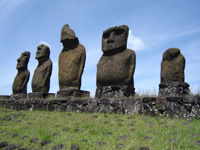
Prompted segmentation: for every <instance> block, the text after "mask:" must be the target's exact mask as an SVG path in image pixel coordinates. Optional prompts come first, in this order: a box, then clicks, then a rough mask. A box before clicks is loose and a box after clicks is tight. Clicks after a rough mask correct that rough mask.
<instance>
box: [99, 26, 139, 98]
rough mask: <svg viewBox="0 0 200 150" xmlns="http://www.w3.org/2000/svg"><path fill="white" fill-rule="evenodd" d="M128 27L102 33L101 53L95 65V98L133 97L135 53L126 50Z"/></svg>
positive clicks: (110, 29) (118, 27)
mask: <svg viewBox="0 0 200 150" xmlns="http://www.w3.org/2000/svg"><path fill="white" fill-rule="evenodd" d="M128 30H129V29H128V26H126V25H122V26H117V27H112V28H109V29H107V30H106V31H104V32H103V36H102V51H103V55H102V56H101V58H100V60H99V62H98V64H97V90H96V97H123V96H127V97H128V96H131V95H134V93H135V92H134V83H133V74H134V71H135V59H136V56H135V52H134V51H132V50H129V49H127V38H128Z"/></svg>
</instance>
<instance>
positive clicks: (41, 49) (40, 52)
mask: <svg viewBox="0 0 200 150" xmlns="http://www.w3.org/2000/svg"><path fill="white" fill-rule="evenodd" d="M49 54H50V50H49V47H48V46H46V45H44V44H41V45H39V46H38V47H37V52H36V57H35V59H41V58H49Z"/></svg>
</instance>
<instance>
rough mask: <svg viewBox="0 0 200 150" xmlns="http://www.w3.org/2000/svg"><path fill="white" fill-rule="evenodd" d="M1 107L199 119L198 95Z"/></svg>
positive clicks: (23, 102) (11, 103)
mask: <svg viewBox="0 0 200 150" xmlns="http://www.w3.org/2000/svg"><path fill="white" fill-rule="evenodd" d="M0 107H3V108H10V109H15V110H31V111H32V110H46V111H68V112H88V113H92V112H101V113H122V114H133V113H138V114H148V115H152V116H161V117H163V116H164V117H172V118H186V119H194V118H195V119H200V96H199V95H196V96H189V95H187V96H183V97H145V98H139V99H136V100H135V99H134V98H117V99H116V98H115V99H111V98H104V99H96V98H94V99H90V98H88V99H87V98H84V99H83V98H82V99H81V98H70V97H69V98H65V99H59V98H55V99H54V100H48V99H41V100H39V99H37V100H14V99H13V100H11V99H9V100H8V99H2V98H1V99H0Z"/></svg>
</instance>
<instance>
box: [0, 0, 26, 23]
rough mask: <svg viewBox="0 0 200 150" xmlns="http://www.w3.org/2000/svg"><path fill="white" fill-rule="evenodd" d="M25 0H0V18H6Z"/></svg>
mask: <svg viewBox="0 0 200 150" xmlns="http://www.w3.org/2000/svg"><path fill="white" fill-rule="evenodd" d="M23 2H25V0H15V1H9V0H2V1H0V14H1V15H0V20H2V19H4V18H6V17H7V16H8V15H9V14H10V13H12V12H13V11H15V10H16V9H17V8H18V7H19V6H20V5H21V4H22V3H23Z"/></svg>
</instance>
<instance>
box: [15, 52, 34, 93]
mask: <svg viewBox="0 0 200 150" xmlns="http://www.w3.org/2000/svg"><path fill="white" fill-rule="evenodd" d="M29 58H30V52H27V51H25V52H23V53H22V54H21V56H20V57H19V58H18V59H17V67H16V69H17V70H18V73H17V75H16V77H15V79H14V82H13V85H12V91H13V95H16V94H27V83H28V81H29V76H30V72H29V70H28V69H27V66H28V62H29Z"/></svg>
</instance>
